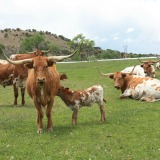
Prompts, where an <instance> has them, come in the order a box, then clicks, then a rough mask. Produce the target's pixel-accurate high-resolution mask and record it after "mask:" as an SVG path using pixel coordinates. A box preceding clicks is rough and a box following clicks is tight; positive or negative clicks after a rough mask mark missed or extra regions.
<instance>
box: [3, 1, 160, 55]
mask: <svg viewBox="0 0 160 160" xmlns="http://www.w3.org/2000/svg"><path fill="white" fill-rule="evenodd" d="M5 28H11V29H16V28H21V29H23V30H26V29H36V30H37V31H49V32H51V33H53V34H57V35H63V36H65V37H66V38H70V39H72V38H73V37H74V36H76V35H77V34H80V33H82V34H83V35H84V36H85V37H86V38H87V39H90V40H94V41H95V46H98V47H101V48H102V49H113V50H118V51H120V52H123V51H124V50H125V49H124V48H126V46H127V52H129V53H130V52H132V53H143V54H148V53H155V54H160V0H0V30H3V29H5Z"/></svg>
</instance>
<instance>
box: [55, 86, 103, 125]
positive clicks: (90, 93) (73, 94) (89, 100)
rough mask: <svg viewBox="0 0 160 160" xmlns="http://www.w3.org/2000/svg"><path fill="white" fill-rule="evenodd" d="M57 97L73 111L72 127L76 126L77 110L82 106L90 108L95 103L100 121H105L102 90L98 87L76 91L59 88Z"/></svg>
mask: <svg viewBox="0 0 160 160" xmlns="http://www.w3.org/2000/svg"><path fill="white" fill-rule="evenodd" d="M57 96H59V97H60V98H61V99H62V100H63V101H64V103H65V104H66V105H67V106H68V107H69V108H70V109H71V110H72V111H73V114H72V125H74V124H77V117H78V110H79V109H80V108H81V107H83V106H91V105H93V104H94V103H97V104H98V106H99V108H100V113H101V121H105V120H106V114H105V108H104V102H106V101H105V100H104V98H103V88H102V87H101V86H100V85H94V86H92V87H90V88H87V89H84V90H78V91H71V90H69V88H64V87H62V86H60V87H59V90H58V93H57Z"/></svg>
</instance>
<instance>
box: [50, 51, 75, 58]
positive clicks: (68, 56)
mask: <svg viewBox="0 0 160 160" xmlns="http://www.w3.org/2000/svg"><path fill="white" fill-rule="evenodd" d="M77 51H78V50H76V51H75V52H74V53H72V54H70V55H67V56H50V57H47V59H48V60H49V61H50V60H55V61H63V60H64V59H67V58H70V57H72V56H73V55H75V54H76V53H77Z"/></svg>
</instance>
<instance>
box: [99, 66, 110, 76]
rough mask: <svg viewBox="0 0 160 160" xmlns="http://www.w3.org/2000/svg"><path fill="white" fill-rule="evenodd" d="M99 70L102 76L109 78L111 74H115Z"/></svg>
mask: <svg viewBox="0 0 160 160" xmlns="http://www.w3.org/2000/svg"><path fill="white" fill-rule="evenodd" d="M97 70H98V72H99V73H100V74H101V75H103V76H109V75H111V74H113V73H106V74H105V73H102V72H101V71H100V70H99V69H98V68H97Z"/></svg>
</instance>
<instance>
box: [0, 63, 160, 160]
mask: <svg viewBox="0 0 160 160" xmlns="http://www.w3.org/2000/svg"><path fill="white" fill-rule="evenodd" d="M134 64H139V62H137V60H129V61H108V62H88V63H76V64H74V63H73V64H57V69H58V71H59V72H60V73H66V74H67V76H68V80H66V81H63V82H61V83H62V84H63V85H64V86H68V87H70V89H72V90H76V89H82V88H87V87H90V86H92V85H94V84H101V85H102V86H103V88H104V97H105V99H106V100H107V103H106V114H107V121H106V122H105V123H101V122H100V111H99V108H98V107H97V105H96V104H95V105H94V106H93V107H91V108H82V109H80V110H79V117H78V124H77V125H76V126H71V115H72V111H71V110H70V109H69V108H67V107H66V106H65V104H64V103H63V102H62V100H61V99H60V98H59V97H56V98H55V103H54V107H53V113H52V116H53V117H52V119H53V132H47V130H46V117H44V120H43V121H44V126H45V128H44V132H43V133H42V134H37V132H36V131H37V126H36V116H37V113H36V109H35V107H34V105H33V101H32V99H30V98H29V96H28V94H27V93H26V105H25V106H24V107H21V105H18V106H17V107H13V105H12V104H13V91H12V86H11V87H6V88H5V89H4V88H2V87H0V93H1V95H0V160H1V159H2V160H12V159H14V160H21V159H22V160H53V159H55V160H61V159H62V160H64V159H65V160H159V159H160V127H159V124H160V118H159V117H160V102H154V103H145V102H139V101H137V100H131V99H125V100H121V99H119V96H120V94H121V93H120V91H119V90H116V89H115V88H114V87H113V80H111V79H109V78H107V77H103V76H101V75H99V73H98V71H97V69H96V68H97V67H98V68H99V69H100V70H101V71H102V72H104V73H107V72H114V71H120V70H122V69H124V68H125V67H126V66H131V65H134ZM157 78H158V79H159V78H160V71H157ZM20 101H21V99H20V96H19V104H20Z"/></svg>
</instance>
